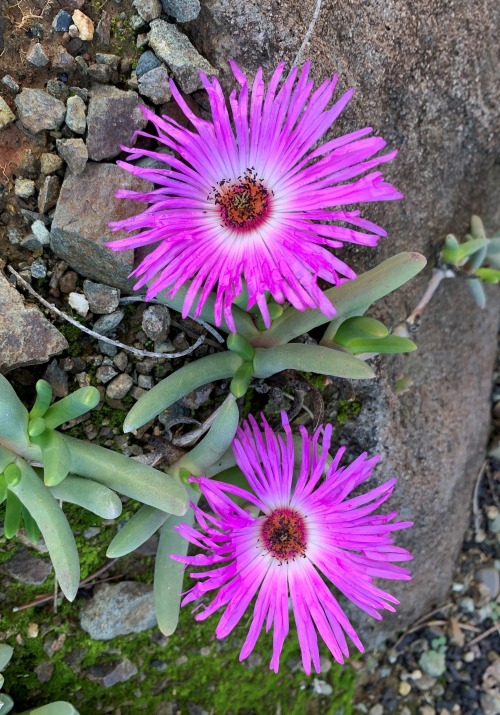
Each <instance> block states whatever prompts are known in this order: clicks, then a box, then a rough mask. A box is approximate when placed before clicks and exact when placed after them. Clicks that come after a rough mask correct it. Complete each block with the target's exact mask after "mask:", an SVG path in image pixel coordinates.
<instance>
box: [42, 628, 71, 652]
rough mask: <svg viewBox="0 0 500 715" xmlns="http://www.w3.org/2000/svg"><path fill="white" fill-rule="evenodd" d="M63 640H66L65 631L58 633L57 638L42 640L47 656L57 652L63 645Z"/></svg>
mask: <svg viewBox="0 0 500 715" xmlns="http://www.w3.org/2000/svg"><path fill="white" fill-rule="evenodd" d="M65 642H66V633H59V635H58V636H57V638H52V639H50V640H48V639H47V640H46V641H45V642H44V644H43V650H44V651H45V653H46V654H47V655H48V656H49V658H52V656H53V655H54V653H59V651H60V650H61V649H62V647H63V646H64V643H65Z"/></svg>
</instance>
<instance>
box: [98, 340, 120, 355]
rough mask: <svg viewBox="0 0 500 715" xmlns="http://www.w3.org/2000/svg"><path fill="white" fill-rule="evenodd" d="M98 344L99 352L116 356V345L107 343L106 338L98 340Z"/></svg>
mask: <svg viewBox="0 0 500 715" xmlns="http://www.w3.org/2000/svg"><path fill="white" fill-rule="evenodd" d="M97 344H98V346H99V352H100V353H102V354H103V355H108V357H114V356H115V355H116V353H117V352H118V348H117V347H116V345H111V344H110V343H105V342H104V340H98V341H97Z"/></svg>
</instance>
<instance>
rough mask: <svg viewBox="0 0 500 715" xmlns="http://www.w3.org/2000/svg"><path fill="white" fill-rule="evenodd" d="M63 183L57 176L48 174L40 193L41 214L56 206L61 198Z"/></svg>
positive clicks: (39, 209) (39, 206)
mask: <svg viewBox="0 0 500 715" xmlns="http://www.w3.org/2000/svg"><path fill="white" fill-rule="evenodd" d="M60 190H61V183H60V181H59V179H58V178H57V176H46V177H45V181H44V182H43V184H42V188H41V189H40V193H39V194H38V211H39V212H40V213H41V214H44V213H47V211H50V209H52V208H54V206H55V205H56V204H57V199H58V198H59V191H60Z"/></svg>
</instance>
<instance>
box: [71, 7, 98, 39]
mask: <svg viewBox="0 0 500 715" xmlns="http://www.w3.org/2000/svg"><path fill="white" fill-rule="evenodd" d="M73 22H74V23H75V25H76V26H77V28H78V32H79V34H80V40H83V41H84V42H86V41H89V40H92V39H93V37H94V23H93V22H92V20H91V19H90V17H87V15H84V14H83V12H82V11H81V10H75V12H74V13H73ZM70 34H71V28H70Z"/></svg>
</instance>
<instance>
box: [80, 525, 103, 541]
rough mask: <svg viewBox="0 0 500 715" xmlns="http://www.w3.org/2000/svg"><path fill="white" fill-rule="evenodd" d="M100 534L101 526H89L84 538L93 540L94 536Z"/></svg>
mask: <svg viewBox="0 0 500 715" xmlns="http://www.w3.org/2000/svg"><path fill="white" fill-rule="evenodd" d="M100 533H101V529H100V527H99V526H89V527H87V528H86V529H85V531H84V532H83V536H84V538H85V539H93V538H94V536H97V535H98V534H100Z"/></svg>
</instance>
